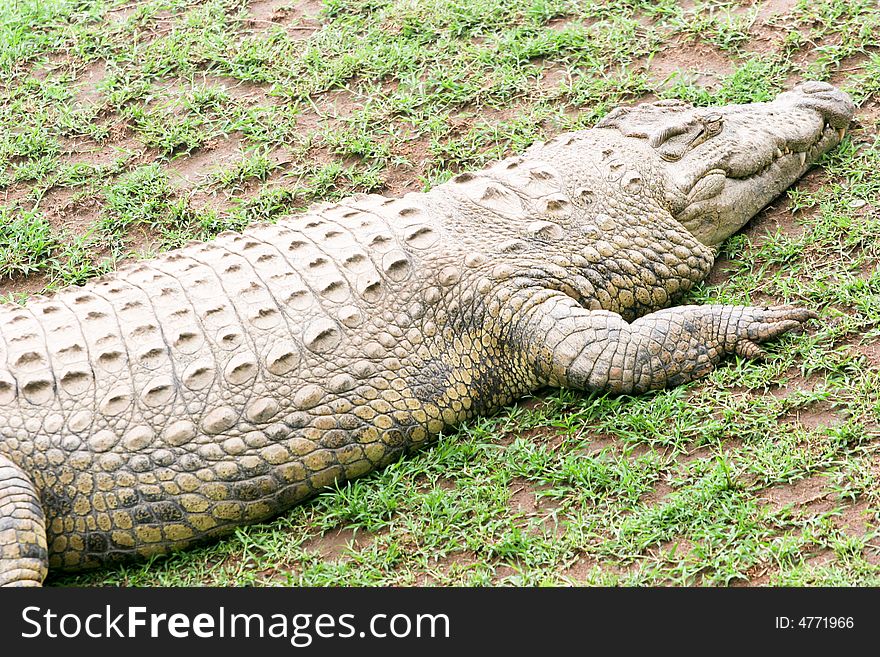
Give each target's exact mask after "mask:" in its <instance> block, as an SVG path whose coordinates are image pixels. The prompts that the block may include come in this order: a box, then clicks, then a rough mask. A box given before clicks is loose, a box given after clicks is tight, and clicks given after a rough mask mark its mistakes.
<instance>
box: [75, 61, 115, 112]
mask: <svg viewBox="0 0 880 657" xmlns="http://www.w3.org/2000/svg"><path fill="white" fill-rule="evenodd" d="M105 77H107V62H106V61H104V60H103V59H97V60H95V61H93V62H90V63H89V64H87V65H86V67H85V68H84V69H83V72H82V73H81V74H80V76H79V78H78V79H77V83H76V86H77V88H78V89H77V92H76V96H75V99H76V101H77V102H79V103H82V104H84V105H94V104H95V103H97V102H98V101H99V100H100V98H101V92H100V91H99V90H98V86H99V85H100V83H101V82H103V80H104V78H105Z"/></svg>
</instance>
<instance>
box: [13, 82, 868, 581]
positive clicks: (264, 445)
mask: <svg viewBox="0 0 880 657" xmlns="http://www.w3.org/2000/svg"><path fill="white" fill-rule="evenodd" d="M851 114H852V104H851V103H850V102H849V100H848V98H847V97H846V96H845V95H843V94H841V93H840V92H838V91H836V90H834V89H833V88H831V87H829V86H828V85H823V84H821V83H808V84H807V85H805V86H804V87H802V88H801V89H799V90H796V91H793V92H789V93H788V94H783V95H782V96H780V98H779V99H778V100H777V101H775V102H774V103H772V104H759V105H747V106H731V107H725V108H717V111H716V110H714V109H713V110H712V111H711V112H709V111H707V110H695V109H692V108H690V107H688V106H685V105H683V104H680V103H669V102H666V103H660V104H655V105H649V106H640V107H637V108H634V109H632V110H620V111H617V112H615V113H613V114H612V115H610V116H609V117H608V118H606V120H605V121H603V122H602V123H601V124H600V125H599V126H598V127H597V128H595V129H592V130H585V131H581V132H576V133H570V134H566V135H562V136H560V137H558V138H556V139H554V140H552V141H551V142H550V143H548V144H538V145H536V146H534V147H532V148H531V149H529V151H528V152H527V153H526V154H525V155H524V156H522V157H514V158H510V159H508V160H504V161H502V162H500V163H498V164H496V165H494V166H492V167H491V168H489V169H487V170H485V171H482V172H479V173H472V174H461V175H459V176H457V177H455V178H453V179H452V180H451V181H449V182H448V183H446V184H443V185H440V186H438V187H436V188H435V189H433V190H431V191H430V192H428V193H425V194H408V195H407V196H405V197H404V198H403V199H386V198H382V197H378V196H366V197H357V198H352V199H348V200H346V201H343V202H341V203H339V204H336V205H330V206H323V207H318V208H315V209H313V210H312V211H310V212H309V213H307V214H306V215H304V216H296V217H290V218H287V219H285V220H282V221H280V222H279V223H278V224H276V225H261V226H255V227H252V228H250V229H249V230H248V231H247V232H246V233H244V234H241V235H240V234H236V233H227V234H224V235H221V236H220V237H218V238H217V239H216V240H214V241H213V242H210V243H196V244H192V245H189V246H187V247H185V248H183V249H180V250H177V251H174V252H171V253H169V254H166V255H164V256H162V257H159V258H157V259H155V260H151V261H148V262H144V263H140V264H137V265H134V266H129V267H125V268H123V269H121V270H120V271H119V272H117V273H116V274H114V275H111V276H109V277H106V278H104V279H101V280H98V281H95V282H92V283H91V284H89V285H86V286H84V287H82V288H69V289H66V290H64V291H62V292H60V293H58V294H56V295H54V296H53V297H51V298H36V299H33V300H31V301H30V303H29V304H28V305H27V306H26V307H18V306H10V305H7V306H0V584H18V585H27V584H40V583H41V582H42V580H43V578H44V577H45V574H46V570H47V568H49V567H51V568H58V569H65V570H77V569H83V568H89V567H94V566H100V565H102V564H105V563H108V562H113V561H117V560H120V559H125V558H130V557H147V556H150V555H154V554H158V553H164V552H168V551H170V550H174V549H179V548H183V547H186V546H188V545H191V544H193V543H195V542H198V541H202V540H204V539H206V538H209V537H212V536H216V535H219V534H222V533H225V532H228V531H229V530H231V529H232V528H234V527H235V526H237V525H241V524H243V523H249V522H254V521H259V520H264V519H266V518H269V517H271V516H274V515H276V514H278V513H280V512H282V511H284V510H285V509H287V508H289V507H290V506H291V505H293V504H295V503H297V502H299V501H301V500H304V499H306V498H308V497H310V496H312V495H314V494H315V493H316V492H317V491H319V490H320V489H322V488H324V487H326V486H328V485H331V484H332V483H334V482H336V481H340V480H346V479H351V478H353V477H357V476H359V475H362V474H364V473H366V472H369V471H371V470H374V469H376V468H378V467H381V466H383V465H384V464H387V463H389V462H390V461H392V460H394V459H397V458H398V457H400V456H401V455H402V454H403V453H405V452H407V451H410V450H412V449H416V448H418V447H420V446H422V445H424V444H425V443H426V442H428V441H429V440H430V439H431V438H432V437H434V436H436V435H437V434H438V433H439V432H440V431H441V430H442V429H445V428H448V427H452V426H455V425H456V424H458V423H460V422H462V421H464V420H466V419H468V418H471V417H473V416H475V415H478V414H483V413H490V412H492V411H494V410H496V409H498V408H499V407H501V406H504V405H505V404H509V403H510V402H512V401H513V400H515V399H517V398H518V397H520V396H522V395H524V394H527V393H529V392H531V391H534V390H536V389H537V388H539V387H541V386H543V385H548V384H549V385H561V386H570V387H573V388H577V389H580V390H590V391H603V390H608V391H612V392H617V393H638V392H642V391H645V390H650V389H656V388H661V387H664V386H671V385H677V384H679V383H683V382H686V381H690V380H692V379H694V378H696V377H698V376H701V375H703V374H705V373H706V372H708V371H710V370H711V368H712V367H714V366H715V364H716V363H718V362H719V361H720V360H721V358H723V357H724V356H725V355H726V354H730V353H739V354H742V355H745V356H755V355H757V354H758V352H759V348H758V347H757V343H760V342H763V341H764V340H768V339H771V338H773V337H775V336H777V335H779V334H781V333H784V332H786V331H789V330H791V329H794V328H797V327H799V326H800V325H801V324H802V323H803V322H804V321H806V320H808V319H809V318H811V317H815V314H814V313H812V312H811V311H809V310H802V309H795V308H787V307H777V308H752V307H734V306H702V307H701V306H683V307H673V308H670V309H668V310H664V308H666V307H667V306H669V305H670V304H671V303H672V302H674V300H675V299H676V298H677V297H679V296H680V295H682V294H683V293H685V292H687V290H688V289H689V288H690V287H691V286H692V285H693V284H694V283H695V282H697V281H700V280H702V279H703V278H704V277H705V276H706V274H707V273H708V272H709V269H710V267H711V266H712V263H713V250H712V248H711V246H712V245H713V244H715V243H717V242H719V241H720V240H722V239H724V238H725V237H726V236H727V235H729V234H730V233H732V232H734V231H735V230H737V229H738V228H739V227H740V226H741V225H742V224H743V223H745V221H747V220H748V219H749V218H750V217H751V216H752V215H753V214H754V213H755V212H757V210H759V209H760V208H761V207H763V206H764V205H765V204H766V203H767V202H769V201H770V200H771V199H772V198H773V197H775V196H776V195H777V194H779V193H780V192H781V191H782V190H783V189H785V188H786V187H787V186H788V185H789V184H791V183H792V182H793V181H794V180H796V179H797V177H798V176H800V175H801V174H802V173H803V172H804V171H805V170H806V169H807V168H808V167H809V166H810V164H811V163H812V162H813V161H814V160H815V159H816V158H817V157H818V156H819V155H820V154H821V153H823V152H825V151H826V150H828V149H829V148H831V147H833V146H834V145H836V144H837V142H838V141H839V139H840V135H839V131H840V130H841V129H842V128H844V127H845V126H846V123H847V122H848V121H849V118H850V116H851ZM788 150H792V151H794V152H793V153H791V154H788V153H787V152H786V151H788ZM799 151H802V152H803V153H804V155H803V156H801V155H799V154H798V152H799Z"/></svg>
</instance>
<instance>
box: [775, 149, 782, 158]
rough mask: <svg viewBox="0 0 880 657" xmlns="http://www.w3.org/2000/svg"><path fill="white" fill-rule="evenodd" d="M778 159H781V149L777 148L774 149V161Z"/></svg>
mask: <svg viewBox="0 0 880 657" xmlns="http://www.w3.org/2000/svg"><path fill="white" fill-rule="evenodd" d="M780 157H782V149H781V148H777V149H776V159H777V160H778V159H779V158H780Z"/></svg>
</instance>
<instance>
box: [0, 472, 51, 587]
mask: <svg viewBox="0 0 880 657" xmlns="http://www.w3.org/2000/svg"><path fill="white" fill-rule="evenodd" d="M47 570H48V551H47V549H46V525H45V520H44V517H43V508H42V506H41V505H40V499H39V496H38V495H37V492H36V491H35V490H34V486H33V484H32V483H31V481H30V479H29V478H28V477H27V475H25V473H24V472H22V471H21V469H20V468H19V467H18V466H17V465H15V464H14V463H13V462H12V461H10V460H9V459H6V458H4V457H3V456H0V586H40V585H41V584H42V583H43V579H44V578H45V577H46V572H47Z"/></svg>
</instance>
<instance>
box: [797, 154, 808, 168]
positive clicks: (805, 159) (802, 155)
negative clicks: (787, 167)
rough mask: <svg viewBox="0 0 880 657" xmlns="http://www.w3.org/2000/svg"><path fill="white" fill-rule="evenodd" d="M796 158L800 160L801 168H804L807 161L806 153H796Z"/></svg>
mask: <svg viewBox="0 0 880 657" xmlns="http://www.w3.org/2000/svg"><path fill="white" fill-rule="evenodd" d="M798 157H799V158H801V166H804V164H805V163H806V161H807V152H806V151H801V152H800V153H798Z"/></svg>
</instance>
